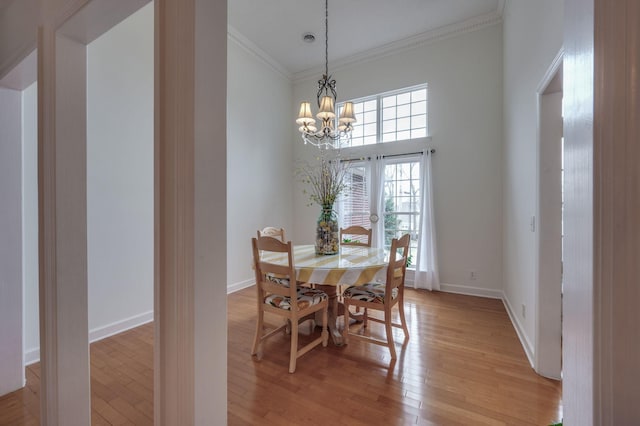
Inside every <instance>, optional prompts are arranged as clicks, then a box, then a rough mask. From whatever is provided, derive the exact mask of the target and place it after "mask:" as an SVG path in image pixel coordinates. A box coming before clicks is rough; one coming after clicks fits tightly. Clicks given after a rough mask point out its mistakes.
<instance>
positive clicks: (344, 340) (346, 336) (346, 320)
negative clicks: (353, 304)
mask: <svg viewBox="0 0 640 426" xmlns="http://www.w3.org/2000/svg"><path fill="white" fill-rule="evenodd" d="M342 303H343V304H344V316H343V318H344V327H343V328H342V344H343V345H348V344H349V318H350V316H349V298H348V297H345V298H344V300H343V302H342Z"/></svg>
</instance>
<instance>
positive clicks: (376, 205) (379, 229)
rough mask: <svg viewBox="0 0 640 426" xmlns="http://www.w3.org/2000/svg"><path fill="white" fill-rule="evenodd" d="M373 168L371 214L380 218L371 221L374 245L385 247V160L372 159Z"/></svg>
mask: <svg viewBox="0 0 640 426" xmlns="http://www.w3.org/2000/svg"><path fill="white" fill-rule="evenodd" d="M371 167H372V170H371V181H370V182H371V199H372V200H373V208H372V210H371V215H372V216H373V215H376V216H377V217H378V220H377V221H376V222H373V221H371V228H372V229H373V235H372V237H373V238H372V241H371V243H372V244H371V246H372V247H379V248H383V247H384V160H382V158H378V159H376V160H375V161H372V165H371Z"/></svg>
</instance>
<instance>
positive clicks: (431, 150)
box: [338, 148, 436, 163]
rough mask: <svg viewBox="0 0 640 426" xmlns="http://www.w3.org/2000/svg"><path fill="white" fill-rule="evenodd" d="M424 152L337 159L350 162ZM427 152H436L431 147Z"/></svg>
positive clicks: (414, 153)
mask: <svg viewBox="0 0 640 426" xmlns="http://www.w3.org/2000/svg"><path fill="white" fill-rule="evenodd" d="M423 153H424V151H416V152H406V153H403V154H390V155H380V156H375V157H371V156H368V157H358V158H345V159H342V158H341V159H339V160H338V161H340V162H341V163H342V162H345V163H351V162H353V161H364V160H371V158H393V157H403V156H407V155H418V154H419V155H422V154H423ZM427 153H428V154H435V153H436V149H435V148H431V149H429V150H427Z"/></svg>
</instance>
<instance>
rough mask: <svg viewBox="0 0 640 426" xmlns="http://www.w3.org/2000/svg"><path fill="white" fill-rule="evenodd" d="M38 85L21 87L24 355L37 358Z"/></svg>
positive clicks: (35, 359) (38, 336)
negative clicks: (22, 88)
mask: <svg viewBox="0 0 640 426" xmlns="http://www.w3.org/2000/svg"><path fill="white" fill-rule="evenodd" d="M37 108H38V85H37V83H33V84H32V85H31V86H29V87H27V88H26V89H25V90H23V91H22V253H23V257H22V271H23V272H22V273H23V276H22V282H23V286H24V289H23V296H24V300H23V303H24V324H23V326H24V333H23V334H24V342H23V343H24V359H25V362H26V363H31V362H34V361H37V360H38V357H39V349H38V348H39V347H40V323H39V319H38V317H39V314H38V306H39V305H38V303H39V298H38V293H39V289H38V282H39V277H38V111H37Z"/></svg>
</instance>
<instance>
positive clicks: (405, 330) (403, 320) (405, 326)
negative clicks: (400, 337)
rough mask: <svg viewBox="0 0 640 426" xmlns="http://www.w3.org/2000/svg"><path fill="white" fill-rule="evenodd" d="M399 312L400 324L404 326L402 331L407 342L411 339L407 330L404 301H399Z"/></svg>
mask: <svg viewBox="0 0 640 426" xmlns="http://www.w3.org/2000/svg"><path fill="white" fill-rule="evenodd" d="M398 311H399V313H400V324H402V331H403V332H404V340H405V342H406V341H407V340H408V339H409V329H408V328H407V320H406V319H405V317H404V300H402V299H400V300H399V301H398Z"/></svg>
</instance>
